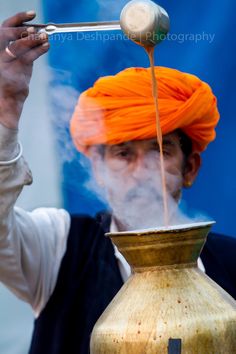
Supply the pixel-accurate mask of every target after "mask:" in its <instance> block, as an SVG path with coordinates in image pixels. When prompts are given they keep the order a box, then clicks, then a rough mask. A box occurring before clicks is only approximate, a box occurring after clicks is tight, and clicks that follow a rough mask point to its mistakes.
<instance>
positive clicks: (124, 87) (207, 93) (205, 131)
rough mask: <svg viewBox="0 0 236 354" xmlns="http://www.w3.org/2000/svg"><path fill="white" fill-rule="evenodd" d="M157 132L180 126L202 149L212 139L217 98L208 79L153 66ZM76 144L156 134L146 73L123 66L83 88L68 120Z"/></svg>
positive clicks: (81, 147) (84, 149) (84, 145)
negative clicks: (157, 116)
mask: <svg viewBox="0 0 236 354" xmlns="http://www.w3.org/2000/svg"><path fill="white" fill-rule="evenodd" d="M155 75H156V78H157V81H158V104H159V115H160V123H161V129H162V134H163V135H165V134H168V133H170V132H172V131H174V130H176V129H178V128H179V129H181V130H182V131H183V132H184V133H186V135H188V136H189V137H190V138H191V140H192V142H193V147H194V149H195V150H197V151H199V152H201V151H203V150H204V149H205V148H206V147H207V145H208V144H209V142H211V141H212V140H214V138H215V126H216V124H217V122H218V120H219V112H218V109H217V102H216V97H215V96H214V95H213V93H212V91H211V88H210V86H209V85H208V84H206V83H205V82H203V81H201V80H200V79H199V78H198V77H196V76H194V75H191V74H186V73H183V72H181V71H178V70H175V69H170V68H165V67H155ZM71 135H72V138H73V141H74V143H75V146H76V147H77V149H78V150H79V151H81V152H83V153H85V154H86V153H88V151H89V147H90V146H92V145H97V144H119V143H122V142H125V141H129V140H143V139H151V138H154V137H155V136H156V120H155V106H154V100H153V96H152V85H151V72H150V69H146V68H128V69H125V70H123V71H121V72H119V73H118V74H117V75H114V76H106V77H101V78H100V79H98V80H97V81H96V82H95V84H94V86H93V87H92V88H90V89H88V90H87V91H85V92H83V93H82V94H81V95H80V97H79V100H78V104H77V106H76V108H75V112H74V114H73V117H72V120H71Z"/></svg>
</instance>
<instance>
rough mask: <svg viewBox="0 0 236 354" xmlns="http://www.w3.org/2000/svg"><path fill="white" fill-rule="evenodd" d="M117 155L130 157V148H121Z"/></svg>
mask: <svg viewBox="0 0 236 354" xmlns="http://www.w3.org/2000/svg"><path fill="white" fill-rule="evenodd" d="M115 155H116V156H118V157H128V156H130V152H129V151H128V150H119V151H117V152H116V154H115Z"/></svg>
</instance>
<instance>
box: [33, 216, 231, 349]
mask: <svg viewBox="0 0 236 354" xmlns="http://www.w3.org/2000/svg"><path fill="white" fill-rule="evenodd" d="M109 226H110V216H109V215H108V214H101V215H100V216H99V217H98V218H97V219H94V218H91V217H87V216H84V217H81V216H79V217H73V218H72V223H71V229H70V234H69V237H68V244H67V250H66V253H65V256H64V258H63V260H62V263H61V267H60V271H59V276H58V280H57V284H56V287H55V290H54V292H53V294H52V296H51V297H50V299H49V301H48V303H47V305H46V307H45V308H44V310H43V311H42V313H41V314H40V316H39V318H38V319H37V320H36V321H35V329H34V334H33V338H32V344H31V349H30V354H88V353H89V341H90V335H91V332H92V329H93V327H94V325H95V323H96V321H97V319H98V318H99V317H100V315H101V314H102V312H103V311H104V310H105V308H106V307H107V305H108V304H109V303H110V302H111V300H112V299H113V297H114V296H115V295H116V293H117V292H118V291H119V289H120V288H121V286H122V284H123V281H122V278H121V275H120V271H119V267H118V263H117V260H116V258H115V256H114V249H113V245H112V243H111V240H110V239H109V238H107V237H105V236H104V232H107V231H108V230H109ZM235 250H236V239H235V238H230V237H226V236H223V235H213V234H210V235H209V237H208V240H207V242H206V245H205V246H204V248H203V252H202V256H201V257H202V260H203V263H204V266H205V268H206V273H207V274H208V275H209V276H210V277H211V278H212V279H213V280H215V281H216V282H217V283H218V284H219V285H221V286H222V287H223V288H224V289H225V290H226V291H228V292H229V293H230V294H231V295H232V296H233V297H234V298H236V257H235Z"/></svg>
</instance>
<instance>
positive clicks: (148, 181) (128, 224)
mask: <svg viewBox="0 0 236 354" xmlns="http://www.w3.org/2000/svg"><path fill="white" fill-rule="evenodd" d="M92 161H93V162H92V163H93V165H94V166H95V170H96V175H97V176H98V180H100V181H102V185H103V189H101V188H100V189H99V196H100V197H102V198H103V200H106V201H108V203H109V205H110V207H111V209H112V212H113V217H114V219H115V221H116V223H117V226H118V227H119V229H120V231H126V230H137V229H146V228H157V227H163V226H165V224H164V220H165V217H164V205H163V196H162V183H161V175H160V160H159V155H158V154H153V153H150V154H147V155H145V157H144V161H143V163H142V165H139V166H137V169H134V170H132V171H129V173H125V171H124V170H123V171H122V170H120V171H118V170H116V166H114V161H113V164H112V169H111V168H110V166H109V162H108V161H106V160H105V159H104V158H102V157H101V156H99V155H96V153H95V155H94V156H93V158H92ZM154 166H155V168H154ZM114 167H115V170H114ZM165 176H166V185H167V190H168V199H167V204H168V211H169V223H168V226H171V225H181V224H188V223H193V222H197V221H203V220H206V218H205V217H203V216H202V215H195V216H194V217H192V218H189V217H188V216H187V215H185V214H184V213H183V212H182V211H181V209H180V200H181V188H182V183H183V177H182V174H181V171H180V170H179V169H178V168H175V169H173V168H172V171H171V172H168V171H166V173H165ZM93 185H94V184H93ZM94 186H95V185H94ZM90 187H91V184H90ZM94 192H96V191H95V190H94ZM208 220H209V219H208Z"/></svg>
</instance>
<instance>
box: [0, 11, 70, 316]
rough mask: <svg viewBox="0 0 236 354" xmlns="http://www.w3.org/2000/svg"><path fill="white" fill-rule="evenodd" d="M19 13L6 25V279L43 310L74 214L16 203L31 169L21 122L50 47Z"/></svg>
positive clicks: (0, 206)
mask: <svg viewBox="0 0 236 354" xmlns="http://www.w3.org/2000/svg"><path fill="white" fill-rule="evenodd" d="M34 16H35V14H34V13H33V12H28V13H27V12H26V13H19V14H17V15H15V16H13V17H11V18H9V19H8V20H6V21H5V22H4V23H3V24H2V26H1V27H0V281H2V282H3V283H4V284H5V285H6V286H8V287H9V288H10V289H11V290H12V291H13V292H14V293H15V294H17V295H18V296H19V297H20V298H22V299H23V300H25V301H27V302H29V303H30V304H31V305H32V307H33V308H34V310H35V312H36V313H39V312H40V311H41V310H42V308H43V307H44V305H45V303H46V302H47V300H48V298H49V296H50V294H51V293H52V291H53V289H54V286H55V283H56V278H57V274H58V271H59V267H60V262H61V259H62V256H63V254H64V251H65V248H66V240H67V235H68V230H69V226H70V217H69V215H68V213H67V212H66V211H65V210H57V209H46V208H41V209H37V210H35V211H33V212H27V211H24V210H22V209H20V208H16V207H14V204H15V202H16V199H17V197H18V195H19V194H20V192H21V190H22V188H23V186H24V185H28V184H30V183H32V176H31V172H30V170H29V168H28V165H27V164H26V163H25V161H24V159H23V158H22V156H21V146H20V145H19V144H18V140H17V133H18V125H19V120H20V116H21V112H22V109H23V105H24V102H25V100H26V98H27V96H28V93H29V82H30V78H31V75H32V68H33V62H34V60H36V59H37V58H38V57H40V56H41V55H42V54H44V53H46V52H47V51H48V49H49V43H48V38H47V36H46V35H42V36H38V35H37V34H35V33H34V31H33V29H32V28H31V29H30V28H29V29H27V28H26V27H24V26H23V25H22V23H23V22H26V21H29V20H32V19H33V18H34Z"/></svg>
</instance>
